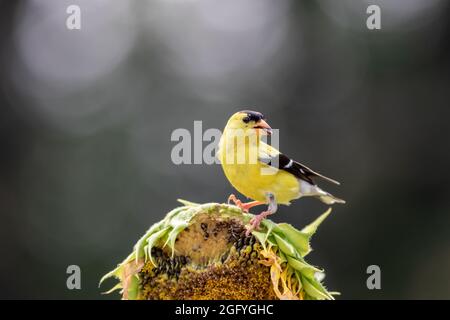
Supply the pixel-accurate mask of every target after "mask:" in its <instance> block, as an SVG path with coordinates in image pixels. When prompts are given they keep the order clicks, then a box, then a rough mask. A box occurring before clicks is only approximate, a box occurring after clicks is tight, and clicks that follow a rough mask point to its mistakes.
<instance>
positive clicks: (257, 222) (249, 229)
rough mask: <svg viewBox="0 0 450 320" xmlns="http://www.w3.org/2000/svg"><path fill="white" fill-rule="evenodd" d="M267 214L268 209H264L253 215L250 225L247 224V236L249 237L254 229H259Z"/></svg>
mask: <svg viewBox="0 0 450 320" xmlns="http://www.w3.org/2000/svg"><path fill="white" fill-rule="evenodd" d="M266 216H267V211H264V212H262V213H260V214H258V215H257V216H255V217H253V218H252V219H251V220H250V225H249V226H246V228H247V231H246V232H245V236H246V237H248V236H249V235H250V233H251V232H252V231H253V230H258V229H259V225H260V224H261V221H263V220H264V219H265V218H266Z"/></svg>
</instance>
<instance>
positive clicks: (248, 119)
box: [242, 116, 250, 123]
mask: <svg viewBox="0 0 450 320" xmlns="http://www.w3.org/2000/svg"><path fill="white" fill-rule="evenodd" d="M242 121H244V123H249V122H250V117H248V116H247V117H245V118H243V119H242Z"/></svg>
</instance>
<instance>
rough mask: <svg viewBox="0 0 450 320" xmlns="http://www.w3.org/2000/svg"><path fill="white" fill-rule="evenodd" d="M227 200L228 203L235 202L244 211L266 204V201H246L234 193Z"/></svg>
mask: <svg viewBox="0 0 450 320" xmlns="http://www.w3.org/2000/svg"><path fill="white" fill-rule="evenodd" d="M227 202H228V204H230V203H231V202H233V204H234V205H235V206H236V207H239V208H240V209H241V210H242V211H244V212H248V210H250V208H253V207H255V206H259V205H262V204H264V202H261V201H251V202H246V203H244V202H242V201H241V200H239V199H238V198H237V197H236V196H235V195H234V194H232V195H230V196H229V197H228V201H227Z"/></svg>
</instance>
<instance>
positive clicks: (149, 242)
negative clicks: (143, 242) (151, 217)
mask: <svg viewBox="0 0 450 320" xmlns="http://www.w3.org/2000/svg"><path fill="white" fill-rule="evenodd" d="M169 229H170V227H165V228H164V229H162V230H159V231H158V232H155V233H154V234H152V235H151V236H150V237H148V239H147V246H146V247H147V255H148V257H149V258H150V261H151V262H152V264H153V265H154V266H155V267H156V262H155V260H153V257H152V248H153V247H154V246H155V244H157V243H158V240H160V238H161V237H163V236H164V235H165V234H166V233H167V231H168V230H169Z"/></svg>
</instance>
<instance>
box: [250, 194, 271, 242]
mask: <svg viewBox="0 0 450 320" xmlns="http://www.w3.org/2000/svg"><path fill="white" fill-rule="evenodd" d="M267 201H268V202H269V206H268V207H267V210H266V211H263V212H261V213H260V214H258V215H257V216H255V217H253V218H252V219H251V220H250V226H249V227H248V228H247V231H246V232H245V235H246V236H249V235H250V233H251V232H252V231H253V230H257V229H258V228H259V225H260V224H261V221H263V220H264V219H265V218H266V217H267V216H269V215H271V214H274V213H275V212H277V208H278V206H277V202H276V200H275V196H274V195H273V194H272V193H268V194H267Z"/></svg>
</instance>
